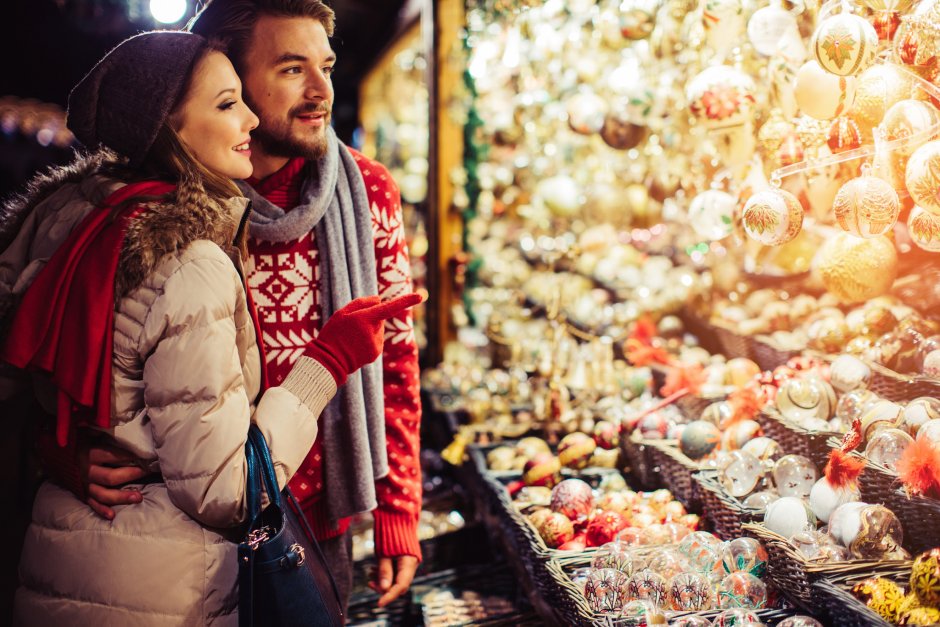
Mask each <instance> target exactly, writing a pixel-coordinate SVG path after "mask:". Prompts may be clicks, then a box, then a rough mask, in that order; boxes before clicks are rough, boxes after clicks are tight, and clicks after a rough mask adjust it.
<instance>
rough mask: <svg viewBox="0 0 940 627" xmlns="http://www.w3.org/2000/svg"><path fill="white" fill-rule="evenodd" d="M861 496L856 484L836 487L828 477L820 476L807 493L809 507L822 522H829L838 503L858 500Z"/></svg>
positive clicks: (842, 503)
mask: <svg viewBox="0 0 940 627" xmlns="http://www.w3.org/2000/svg"><path fill="white" fill-rule="evenodd" d="M861 498H862V495H861V493H860V492H859V491H858V485H849V486H844V487H839V488H836V487H834V486H833V485H832V483H830V482H829V479H827V478H826V477H822V478H820V479H819V481H817V482H816V483H815V484H814V485H813V489H812V490H810V493H809V508H810V509H811V510H813V514H815V516H816V518H818V519H819V520H821V521H822V522H824V523H828V522H829V517H830V516H832V512H834V511H835V510H836V508H838V507H839V506H840V505H844V504H846V503H851V502H853V501H858V500H859V499H861Z"/></svg>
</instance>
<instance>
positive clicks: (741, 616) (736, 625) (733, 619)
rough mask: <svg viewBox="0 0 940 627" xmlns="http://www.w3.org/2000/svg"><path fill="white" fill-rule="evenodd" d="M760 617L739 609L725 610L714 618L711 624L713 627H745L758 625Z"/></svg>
mask: <svg viewBox="0 0 940 627" xmlns="http://www.w3.org/2000/svg"><path fill="white" fill-rule="evenodd" d="M760 624H761V620H760V617H759V616H758V615H757V614H755V613H754V612H752V611H750V610H746V609H743V608H740V607H736V608H734V609H730V610H725V611H724V612H722V613H721V614H719V615H718V616H716V617H715V621H714V622H713V623H712V625H714V627H747V626H748V625H760Z"/></svg>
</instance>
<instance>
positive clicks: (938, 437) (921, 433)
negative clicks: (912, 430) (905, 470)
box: [917, 420, 940, 445]
mask: <svg viewBox="0 0 940 627" xmlns="http://www.w3.org/2000/svg"><path fill="white" fill-rule="evenodd" d="M917 439H918V440H930V441H931V442H933V443H934V444H937V445H940V420H928V421H927V422H925V423H924V424H923V425H922V426H921V428H920V429H918V431H917Z"/></svg>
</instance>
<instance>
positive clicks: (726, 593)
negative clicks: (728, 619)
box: [718, 572, 767, 610]
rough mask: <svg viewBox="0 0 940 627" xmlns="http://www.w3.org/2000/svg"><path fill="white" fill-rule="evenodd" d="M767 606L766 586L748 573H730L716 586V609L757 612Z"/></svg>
mask: <svg viewBox="0 0 940 627" xmlns="http://www.w3.org/2000/svg"><path fill="white" fill-rule="evenodd" d="M766 604H767V586H766V585H765V584H764V582H763V581H761V580H760V579H758V578H757V577H755V576H754V575H752V574H750V573H745V572H737V573H731V574H730V575H728V576H727V577H725V578H724V579H722V580H721V583H720V584H718V607H720V608H721V609H729V608H734V607H740V608H743V609H748V610H759V609H761V608H763V607H764V606H765V605H766Z"/></svg>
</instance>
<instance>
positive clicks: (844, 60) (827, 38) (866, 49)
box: [810, 13, 878, 76]
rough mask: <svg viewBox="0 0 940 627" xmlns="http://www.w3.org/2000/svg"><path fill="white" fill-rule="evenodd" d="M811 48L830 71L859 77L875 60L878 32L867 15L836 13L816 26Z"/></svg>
mask: <svg viewBox="0 0 940 627" xmlns="http://www.w3.org/2000/svg"><path fill="white" fill-rule="evenodd" d="M810 49H811V50H812V51H813V53H814V54H815V55H816V61H817V62H818V63H819V65H820V67H822V68H823V69H824V70H826V71H827V72H830V73H832V74H836V75H838V76H856V75H858V74H859V73H860V72H861V71H862V70H865V69H867V68H868V66H869V65H871V64H872V62H873V61H874V60H875V52H877V50H878V33H876V32H875V29H874V27H873V26H872V25H871V24H869V23H868V21H867V20H865V18H863V17H860V16H858V15H853V14H851V13H842V14H840V15H833V16H831V17H828V18H826V19H824V20H823V21H822V23H821V24H820V25H819V27H818V28H817V29H816V32H815V33H814V34H813V39H812V42H811V43H810Z"/></svg>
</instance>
